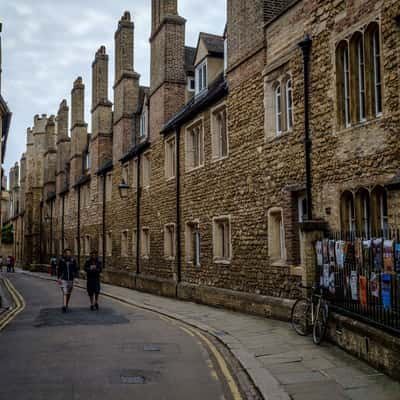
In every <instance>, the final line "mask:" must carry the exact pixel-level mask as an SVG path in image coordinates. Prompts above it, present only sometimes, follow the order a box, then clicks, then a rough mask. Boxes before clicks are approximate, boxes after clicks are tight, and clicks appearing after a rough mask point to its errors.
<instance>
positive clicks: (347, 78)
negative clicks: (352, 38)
mask: <svg viewBox="0 0 400 400" xmlns="http://www.w3.org/2000/svg"><path fill="white" fill-rule="evenodd" d="M343 74H344V76H343V81H344V93H343V94H344V99H343V103H344V117H345V124H346V127H349V126H350V75H349V51H348V48H347V47H345V48H344V49H343Z"/></svg>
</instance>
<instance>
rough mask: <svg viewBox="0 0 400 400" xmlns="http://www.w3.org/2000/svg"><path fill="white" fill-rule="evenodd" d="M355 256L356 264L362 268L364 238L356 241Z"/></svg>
mask: <svg viewBox="0 0 400 400" xmlns="http://www.w3.org/2000/svg"><path fill="white" fill-rule="evenodd" d="M354 256H355V260H356V266H357V267H358V268H361V266H362V240H361V239H359V238H357V239H356V240H355V241H354Z"/></svg>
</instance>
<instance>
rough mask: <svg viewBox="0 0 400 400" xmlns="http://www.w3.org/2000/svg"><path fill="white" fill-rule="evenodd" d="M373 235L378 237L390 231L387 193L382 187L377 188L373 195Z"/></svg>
mask: <svg viewBox="0 0 400 400" xmlns="http://www.w3.org/2000/svg"><path fill="white" fill-rule="evenodd" d="M371 222H372V230H373V232H372V234H373V235H378V234H379V233H381V232H383V233H386V232H387V230H388V206H387V193H386V190H385V189H384V188H383V187H382V186H377V187H375V188H374V190H373V191H372V193H371Z"/></svg>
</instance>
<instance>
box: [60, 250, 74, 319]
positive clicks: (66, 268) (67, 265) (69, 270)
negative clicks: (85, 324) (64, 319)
mask: <svg viewBox="0 0 400 400" xmlns="http://www.w3.org/2000/svg"><path fill="white" fill-rule="evenodd" d="M63 254H64V255H63V257H61V259H60V262H59V265H58V271H57V278H58V283H59V285H60V287H61V290H62V292H63V306H62V312H63V313H65V312H67V310H68V304H69V301H70V299H71V293H72V289H73V288H74V279H75V278H76V277H77V275H78V265H77V263H76V260H75V259H74V258H73V257H72V255H71V250H70V249H65V250H64V253H63Z"/></svg>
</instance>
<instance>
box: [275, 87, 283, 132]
mask: <svg viewBox="0 0 400 400" xmlns="http://www.w3.org/2000/svg"><path fill="white" fill-rule="evenodd" d="M281 100H282V93H281V85H280V84H278V85H277V87H276V88H275V129H276V133H277V134H278V135H279V134H281V133H282V104H281Z"/></svg>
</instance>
